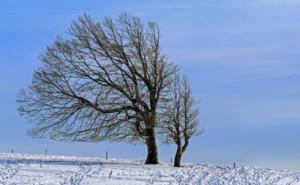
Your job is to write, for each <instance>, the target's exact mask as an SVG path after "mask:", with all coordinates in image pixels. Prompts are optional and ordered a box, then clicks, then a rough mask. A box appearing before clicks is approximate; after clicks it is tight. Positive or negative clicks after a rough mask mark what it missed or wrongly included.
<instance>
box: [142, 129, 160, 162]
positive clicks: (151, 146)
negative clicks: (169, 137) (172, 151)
mask: <svg viewBox="0 0 300 185" xmlns="http://www.w3.org/2000/svg"><path fill="white" fill-rule="evenodd" d="M146 145H147V150H148V155H147V159H146V162H145V164H158V163H159V162H158V152H157V145H156V138H155V130H154V128H148V129H147V139H146Z"/></svg>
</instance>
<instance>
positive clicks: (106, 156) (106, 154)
mask: <svg viewBox="0 0 300 185" xmlns="http://www.w3.org/2000/svg"><path fill="white" fill-rule="evenodd" d="M105 159H106V160H108V152H107V151H106V153H105Z"/></svg>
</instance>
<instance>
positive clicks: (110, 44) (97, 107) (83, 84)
mask: <svg viewBox="0 0 300 185" xmlns="http://www.w3.org/2000/svg"><path fill="white" fill-rule="evenodd" d="M41 61H42V66H41V67H40V68H39V69H37V70H36V71H35V72H34V75H33V80H32V83H31V85H30V86H29V88H28V89H27V90H21V92H20V94H19V96H18V99H17V101H18V103H19V108H18V110H19V112H20V113H21V115H23V116H25V117H26V118H29V119H32V120H33V121H35V122H36V127H35V128H33V129H32V130H31V134H32V135H33V136H37V137H42V136H48V137H50V138H52V139H55V140H70V141H82V142H99V141H104V140H110V141H129V142H141V141H142V142H145V144H146V145H147V149H148V155H147V159H146V162H145V163H146V164H157V163H158V152H157V144H156V127H157V125H158V120H159V119H160V118H159V116H160V115H161V114H160V113H161V112H163V109H164V104H165V103H166V102H167V101H169V99H168V97H169V92H168V90H167V89H168V88H167V87H168V86H169V85H170V84H171V83H172V81H173V79H172V76H173V74H174V73H177V66H176V65H174V64H172V63H168V62H167V61H166V58H165V56H164V55H163V54H161V50H160V34H159V29H158V26H157V25H156V24H155V23H152V22H149V23H148V24H147V25H144V24H143V23H142V22H141V20H140V19H139V18H138V17H134V16H130V15H128V14H126V13H123V14H121V15H120V16H119V17H118V18H117V19H112V18H109V17H107V18H105V19H104V20H103V22H96V21H94V20H93V19H92V18H91V17H89V16H88V15H83V16H81V17H79V18H78V19H77V20H76V21H74V22H73V24H72V25H71V27H70V29H69V31H68V35H67V39H62V38H60V37H59V38H57V40H56V41H55V42H54V43H53V44H52V45H51V46H49V47H48V48H47V50H46V52H45V53H44V54H43V55H42V56H41Z"/></svg>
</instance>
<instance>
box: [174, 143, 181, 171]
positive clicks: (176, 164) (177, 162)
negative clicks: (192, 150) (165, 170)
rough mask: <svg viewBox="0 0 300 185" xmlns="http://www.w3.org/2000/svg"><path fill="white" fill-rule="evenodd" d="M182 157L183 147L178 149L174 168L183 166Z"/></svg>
mask: <svg viewBox="0 0 300 185" xmlns="http://www.w3.org/2000/svg"><path fill="white" fill-rule="evenodd" d="M181 157H182V150H181V147H180V146H178V147H177V151H176V155H175V159H174V167H180V166H181Z"/></svg>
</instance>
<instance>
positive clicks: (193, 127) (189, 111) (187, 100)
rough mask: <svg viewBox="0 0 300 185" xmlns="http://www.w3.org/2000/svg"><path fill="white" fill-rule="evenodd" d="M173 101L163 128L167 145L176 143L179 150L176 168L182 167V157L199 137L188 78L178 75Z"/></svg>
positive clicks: (173, 88) (197, 122) (174, 85)
mask: <svg viewBox="0 0 300 185" xmlns="http://www.w3.org/2000/svg"><path fill="white" fill-rule="evenodd" d="M172 92H173V101H172V102H171V104H170V105H169V108H168V109H167V113H166V114H165V115H166V119H165V121H164V124H163V126H162V133H163V134H164V135H165V139H166V140H165V141H166V142H167V143H175V144H176V145H177V150H176V154H175V158H174V167H180V166H181V157H182V155H183V153H184V152H185V151H186V149H187V147H188V145H189V140H190V138H191V137H192V136H196V135H199V134H200V132H199V130H198V124H199V120H198V115H199V110H198V109H197V108H196V107H195V104H196V103H195V100H194V98H193V97H192V93H191V89H190V86H189V83H188V80H187V79H186V78H181V77H180V76H179V75H177V77H176V79H175V81H174V83H173V86H172Z"/></svg>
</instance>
